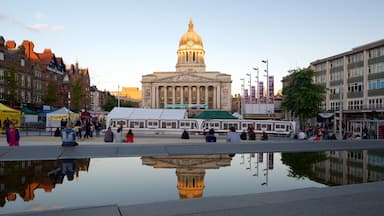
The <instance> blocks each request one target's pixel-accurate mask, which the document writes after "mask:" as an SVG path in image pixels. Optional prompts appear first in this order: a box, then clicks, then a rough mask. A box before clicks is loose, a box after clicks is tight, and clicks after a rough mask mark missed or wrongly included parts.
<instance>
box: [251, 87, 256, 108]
mask: <svg viewBox="0 0 384 216" xmlns="http://www.w3.org/2000/svg"><path fill="white" fill-rule="evenodd" d="M255 103H256V88H255V86H252V87H251V104H255Z"/></svg>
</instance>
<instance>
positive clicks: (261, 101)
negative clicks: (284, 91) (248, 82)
mask: <svg viewBox="0 0 384 216" xmlns="http://www.w3.org/2000/svg"><path fill="white" fill-rule="evenodd" d="M259 98H260V103H264V83H263V82H259Z"/></svg>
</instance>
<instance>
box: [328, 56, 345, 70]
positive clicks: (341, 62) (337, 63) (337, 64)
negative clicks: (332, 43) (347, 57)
mask: <svg viewBox="0 0 384 216" xmlns="http://www.w3.org/2000/svg"><path fill="white" fill-rule="evenodd" d="M343 65H344V59H343V58H340V59H336V60H332V61H331V68H335V67H340V66H343Z"/></svg>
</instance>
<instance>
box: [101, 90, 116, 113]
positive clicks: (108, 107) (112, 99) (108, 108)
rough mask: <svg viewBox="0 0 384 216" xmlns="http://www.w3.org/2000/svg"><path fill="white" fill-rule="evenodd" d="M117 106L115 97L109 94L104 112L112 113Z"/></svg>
mask: <svg viewBox="0 0 384 216" xmlns="http://www.w3.org/2000/svg"><path fill="white" fill-rule="evenodd" d="M116 105H117V99H116V97H115V96H113V95H110V94H108V95H107V100H106V102H105V104H104V105H103V106H102V108H103V110H104V111H106V112H110V111H111V110H112V109H113V108H114V107H115V106H116Z"/></svg>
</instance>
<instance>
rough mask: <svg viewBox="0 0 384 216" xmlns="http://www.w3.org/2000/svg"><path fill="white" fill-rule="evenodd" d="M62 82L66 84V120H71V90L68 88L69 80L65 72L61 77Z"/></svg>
mask: <svg viewBox="0 0 384 216" xmlns="http://www.w3.org/2000/svg"><path fill="white" fill-rule="evenodd" d="M63 84H64V85H67V86H68V89H67V91H68V92H67V106H68V120H71V90H70V88H69V84H70V80H69V76H68V74H67V73H66V74H65V75H64V77H63Z"/></svg>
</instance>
